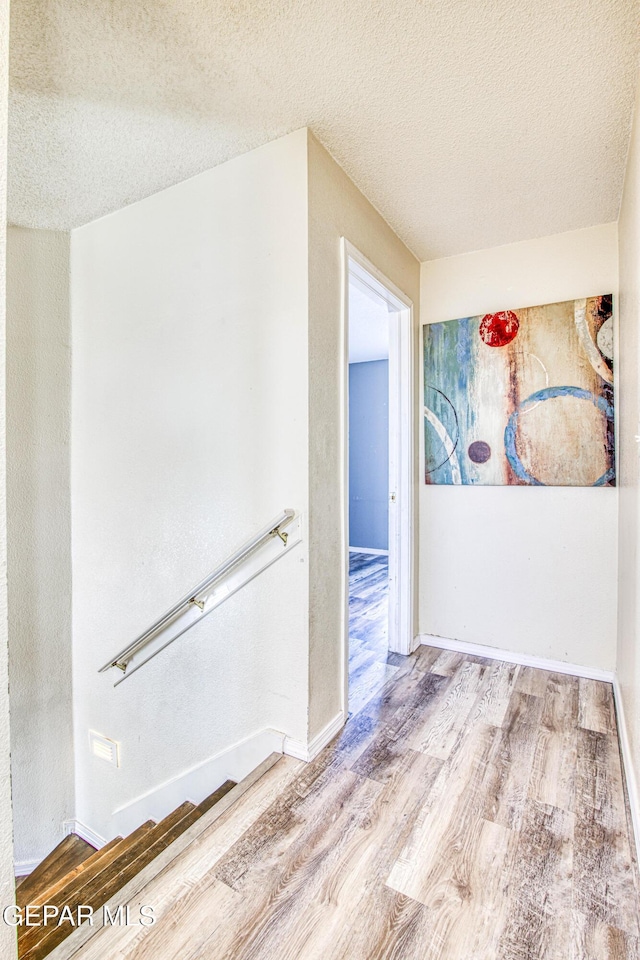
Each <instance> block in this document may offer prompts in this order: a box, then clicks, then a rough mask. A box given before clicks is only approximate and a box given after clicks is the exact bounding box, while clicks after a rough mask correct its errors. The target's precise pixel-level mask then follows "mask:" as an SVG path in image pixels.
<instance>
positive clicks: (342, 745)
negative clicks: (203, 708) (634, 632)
mask: <svg viewBox="0 0 640 960" xmlns="http://www.w3.org/2000/svg"><path fill="white" fill-rule="evenodd" d="M387 663H388V665H389V666H391V667H393V668H394V671H395V672H394V674H393V676H392V677H391V679H389V680H388V681H387V682H386V683H385V684H384V686H382V687H381V688H380V689H379V690H378V691H377V692H376V693H375V694H374V695H373V696H371V697H369V698H368V699H367V700H366V701H365V702H364V704H363V705H362V707H361V708H360V710H358V711H357V712H354V714H353V716H352V717H351V719H350V720H349V722H348V723H347V725H346V726H345V727H344V729H343V730H342V732H341V733H340V734H339V736H338V737H336V738H335V740H334V741H333V742H332V743H331V744H330V745H329V746H328V747H326V748H325V750H323V751H322V753H321V754H320V755H319V756H318V757H317V758H316V760H314V761H313V762H312V763H310V764H304V763H301V762H300V761H295V760H293V759H292V758H290V757H283V758H282V760H281V761H279V762H278V763H277V764H275V766H274V767H272V769H271V770H269V771H268V773H267V774H266V775H265V777H263V778H262V779H261V780H259V781H258V782H257V783H256V784H255V785H254V787H253V788H252V789H251V791H249V792H248V793H247V794H245V795H244V796H243V797H242V798H241V800H240V801H239V802H238V804H237V805H236V806H234V807H232V808H230V810H229V811H228V812H227V813H225V814H224V815H223V816H222V817H221V818H220V819H219V820H218V821H217V822H216V823H215V824H213V825H212V827H211V829H210V830H209V831H207V832H206V833H205V834H204V835H203V836H201V837H200V838H199V839H198V840H197V841H195V842H194V843H193V844H192V845H191V846H189V847H188V848H187V849H186V850H185V851H183V853H182V854H181V855H180V857H179V859H178V860H176V861H175V862H174V863H173V864H171V865H170V866H169V867H168V868H167V869H166V870H165V871H164V873H162V874H161V875H160V876H158V877H157V878H156V879H155V880H154V881H153V882H152V883H151V884H149V886H148V887H147V888H146V889H145V890H144V891H143V892H142V894H141V895H139V897H137V898H136V901H135V904H132V913H133V912H134V911H135V907H136V906H137V905H139V904H140V903H143V904H151V905H153V906H154V908H155V911H156V916H157V922H156V923H155V925H154V926H152V927H136V926H130V927H122V928H107V929H103V930H101V931H100V932H99V933H98V934H97V935H96V936H95V937H94V938H93V939H92V940H91V941H90V942H89V943H88V944H87V946H86V947H85V948H84V949H83V950H82V952H81V955H80V956H81V957H82V960H99V958H103V957H105V956H108V957H109V958H110V960H125V958H126V960H173V958H175V957H180V958H181V960H638V958H639V957H640V952H639V948H640V929H639V924H638V901H637V892H636V881H637V878H636V865H635V859H634V856H633V853H632V849H631V838H630V832H629V829H630V828H629V824H628V819H627V808H626V805H625V786H624V782H623V775H622V770H621V764H620V753H619V748H618V740H617V732H616V725H615V714H614V710H613V703H612V693H611V688H610V686H609V685H607V684H601V683H596V682H594V681H584V680H578V679H577V678H575V677H570V676H562V675H559V674H554V673H548V672H546V671H539V670H534V669H533V668H530V667H517V666H513V665H510V664H506V663H501V662H499V661H489V660H485V659H481V658H477V657H471V656H468V657H466V656H463V655H462V654H454V655H452V654H443V653H442V652H441V651H439V650H435V649H432V648H429V647H421V648H419V650H418V651H417V652H416V653H415V654H413V655H412V656H410V657H406V658H403V657H399V656H397V655H394V654H389V655H388V660H387Z"/></svg>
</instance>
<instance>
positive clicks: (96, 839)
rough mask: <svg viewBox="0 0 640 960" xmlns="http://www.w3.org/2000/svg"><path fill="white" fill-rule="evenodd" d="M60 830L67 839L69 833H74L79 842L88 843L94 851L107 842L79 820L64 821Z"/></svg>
mask: <svg viewBox="0 0 640 960" xmlns="http://www.w3.org/2000/svg"><path fill="white" fill-rule="evenodd" d="M62 829H63V831H64V835H65V837H68V836H69V834H70V833H76V834H77V835H78V836H79V837H80V838H81V840H84V841H85V842H86V843H90V844H91V846H92V847H95V848H96V850H99V849H100V848H101V847H104V845H105V843H106V842H107V841H106V840H105V838H104V837H101V836H100V834H99V833H96V832H95V830H92V829H91V827H88V826H87V825H86V823H82V821H81V820H65V821H64V823H63V824H62Z"/></svg>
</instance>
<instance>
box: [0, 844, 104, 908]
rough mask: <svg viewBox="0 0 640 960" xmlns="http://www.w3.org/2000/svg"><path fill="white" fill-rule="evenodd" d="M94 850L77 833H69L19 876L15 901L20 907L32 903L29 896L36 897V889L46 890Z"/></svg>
mask: <svg viewBox="0 0 640 960" xmlns="http://www.w3.org/2000/svg"><path fill="white" fill-rule="evenodd" d="M95 852H96V848H95V847H92V846H91V844H90V843H87V842H86V840H83V839H82V837H79V836H78V835H77V834H75V833H70V834H69V836H68V837H65V838H64V840H61V841H60V843H59V844H58V846H57V847H54V849H53V850H52V851H51V853H50V854H48V855H47V856H46V857H45V858H44V860H43V861H42V862H41V863H39V864H38V866H37V867H36V868H35V870H32V871H31V873H30V874H29V875H28V876H26V877H22V878H21V880H20V882H19V883H18V884H17V888H16V903H17V904H18V905H19V906H21V907H23V906H24V905H25V904H27V903H33V902H34V901H33V900H32V899H31V898H32V897H36V896H37V894H38V891H40V890H46V889H47V888H48V887H50V886H51V884H52V883H55V882H56V881H57V880H59V879H60V878H61V877H64V876H65V875H66V874H67V873H69V871H70V870H73V868H74V867H77V866H79V865H80V864H81V863H82V862H83V861H85V860H87V859H88V858H89V857H90V856H91V855H92V854H93V853H95ZM18 891H19V892H18Z"/></svg>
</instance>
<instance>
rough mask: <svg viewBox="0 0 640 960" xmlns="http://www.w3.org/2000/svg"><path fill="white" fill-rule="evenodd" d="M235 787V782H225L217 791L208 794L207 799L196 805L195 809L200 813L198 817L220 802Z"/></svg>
mask: <svg viewBox="0 0 640 960" xmlns="http://www.w3.org/2000/svg"><path fill="white" fill-rule="evenodd" d="M236 786H237V783H236V782H235V780H225V782H224V783H223V784H222V786H221V787H218V789H217V790H214V791H213V793H210V794H209V796H208V797H205V799H204V800H203V801H202V803H199V804H198V807H197V809H198V810H199V811H200V816H202V814H203V813H206V812H207V810H210V809H211V807H214V806H215V805H216V803H217V802H218V801H219V800H222V798H223V797H225V796H226V795H227V794H228V793H229V790H233V788H234V787H236Z"/></svg>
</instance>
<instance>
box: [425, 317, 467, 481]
mask: <svg viewBox="0 0 640 960" xmlns="http://www.w3.org/2000/svg"><path fill="white" fill-rule="evenodd" d="M479 326H480V318H479V317H466V318H465V319H462V320H448V321H447V322H446V323H431V324H428V325H426V326H425V328H424V402H425V407H428V408H429V410H431V411H432V413H433V414H435V416H436V417H437V418H438V420H439V421H440V423H441V424H442V426H443V428H444V430H445V431H446V433H447V434H448V436H449V438H450V440H451V445H452V446H453V447H454V452H455V454H456V456H457V459H458V464H459V467H460V477H461V481H462V483H479V482H480V477H479V474H478V470H477V468H476V466H475V464H474V463H473V462H472V461H471V460H469V458H468V456H467V449H468V447H469V444H470V443H472V442H473V441H474V440H477V439H478V437H477V436H475V432H474V430H475V416H474V411H473V409H472V404H470V403H469V395H470V393H473V388H474V371H475V368H476V361H477V351H478V344H479V343H480V338H479V335H478V329H479ZM424 450H425V480H426V482H427V483H438V484H451V483H453V471H452V462H451V458H450V457H449V455H448V451H447V449H446V446H445V445H444V444H443V442H442V440H441V439H440V437H439V436H438V433H437V431H436V429H435V428H434V426H433V425H432V424H431V423H429V421H428V420H427V418H426V417H425V420H424Z"/></svg>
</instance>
